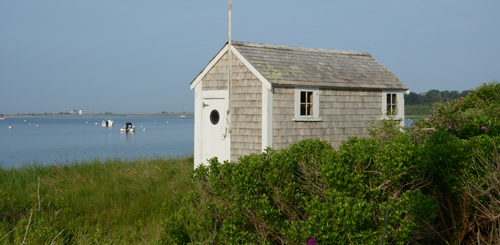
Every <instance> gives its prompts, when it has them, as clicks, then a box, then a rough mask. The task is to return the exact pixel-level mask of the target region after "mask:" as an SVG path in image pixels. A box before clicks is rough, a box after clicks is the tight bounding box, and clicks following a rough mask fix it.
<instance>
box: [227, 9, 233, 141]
mask: <svg viewBox="0 0 500 245" xmlns="http://www.w3.org/2000/svg"><path fill="white" fill-rule="evenodd" d="M228 32H229V36H228V41H227V45H228V49H227V52H228V53H227V56H228V57H227V59H228V92H229V96H228V97H229V98H228V108H227V120H226V121H227V124H226V130H227V132H226V134H227V133H231V114H232V113H231V90H232V88H231V87H232V86H231V85H232V81H233V52H232V51H231V0H229V29H228Z"/></svg>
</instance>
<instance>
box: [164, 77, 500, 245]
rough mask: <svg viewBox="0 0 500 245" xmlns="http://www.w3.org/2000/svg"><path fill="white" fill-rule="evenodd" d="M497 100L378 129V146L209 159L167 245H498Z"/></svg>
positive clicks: (168, 225) (475, 100) (310, 145)
mask: <svg viewBox="0 0 500 245" xmlns="http://www.w3.org/2000/svg"><path fill="white" fill-rule="evenodd" d="M499 92H500V85H498V83H496V82H492V83H489V84H485V85H483V86H481V87H479V88H477V89H476V90H473V91H471V93H470V95H469V96H470V97H469V96H467V97H466V98H459V99H458V100H456V101H453V102H451V103H448V104H441V105H438V107H437V110H436V111H435V112H434V114H433V115H432V117H431V118H430V119H429V120H423V119H422V120H420V121H419V122H417V123H416V124H415V125H414V126H412V127H410V128H405V129H404V130H402V131H401V130H399V129H398V128H397V124H398V123H397V122H391V121H379V122H378V123H376V124H375V125H373V127H372V128H371V129H370V133H371V136H372V138H371V139H356V138H351V139H349V141H348V142H344V143H343V144H342V145H341V146H340V149H338V150H335V149H332V148H331V147H330V145H329V144H328V143H326V142H320V141H319V140H305V141H301V142H299V143H297V144H294V145H292V146H290V148H288V149H283V150H281V151H280V152H275V151H273V150H271V149H268V150H267V151H266V152H265V153H263V154H260V155H256V154H253V155H250V156H246V157H243V158H241V159H239V160H240V162H239V163H230V162H225V163H224V164H221V163H219V162H218V161H217V159H211V160H210V161H209V164H208V165H207V166H200V167H199V168H198V169H196V170H195V172H194V173H195V174H194V176H195V177H194V182H195V183H196V185H197V186H198V190H196V191H192V192H190V193H189V195H187V196H186V198H185V199H183V200H181V202H182V205H181V208H180V209H179V210H178V212H177V213H176V214H174V215H172V216H170V218H168V219H167V220H166V222H165V223H164V229H165V234H164V236H163V238H162V241H163V242H164V243H166V244H186V243H196V244H197V243H201V244H205V243H211V244H213V243H215V244H225V243H232V244H234V243H236V244H242V243H251V244H304V243H305V240H306V238H307V237H314V238H316V239H317V240H318V243H319V244H351V243H352V244H381V243H382V244H408V243H416V244H477V242H487V243H491V242H498V234H500V229H499V227H498V224H499V223H500V222H499V217H500V211H499V210H500V185H499V181H498V179H499V178H500V159H499V157H498V151H497V149H496V146H498V145H499V144H500V136H499V129H500V128H499V127H498V121H499V118H498V112H500V111H499V109H500V106H499V105H500V103H499V101H500V100H499V96H498V94H499ZM455 108H456V109H455ZM481 130H482V131H481ZM386 222H387V224H386Z"/></svg>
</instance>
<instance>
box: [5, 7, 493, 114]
mask: <svg viewBox="0 0 500 245" xmlns="http://www.w3.org/2000/svg"><path fill="white" fill-rule="evenodd" d="M227 5H228V2H227V0H210V1H207V0H192V1H165V0H164V1H159V0H154V1H138V0H134V1H131V0H109V1H103V0H100V1H97V0H85V1H83V0H43V1H40V0H23V1H0V114H1V113H6V114H15V113H44V112H47V113H58V112H67V111H69V110H71V109H83V111H84V113H104V112H112V113H157V112H161V111H167V112H180V111H182V110H184V111H187V112H192V111H193V108H194V105H193V104H194V92H193V91H190V89H189V83H190V82H191V81H192V80H193V79H194V78H195V76H196V75H197V74H198V73H199V72H200V71H201V70H202V69H203V68H204V67H205V66H206V65H207V64H208V62H209V61H210V60H211V58H212V57H213V56H214V55H215V54H216V53H217V52H218V51H219V49H220V48H221V47H222V46H223V44H224V42H225V41H226V40H227V36H228V35H227V28H228V27H227V25H228V24H227V22H228V16H227V8H228V6H227ZM499 11H500V1H498V0H405V1H401V0H398V1H396V0H391V1H388V0H387V1H385V0H381V1H373V0H356V1H331V0H329V1H327V0H313V1H303V0H302V1H298V0H287V1H283V0H253V1H241V0H233V10H232V12H233V16H232V21H233V25H232V29H233V30H232V31H233V34H232V37H233V40H238V41H248V42H259V43H268V44H278V45H289V46H299V47H311V48H326V49H340V50H353V51H365V52H369V53H370V54H371V55H372V56H373V57H374V58H375V59H376V60H378V61H379V62H380V63H381V64H382V65H384V66H385V67H387V68H388V69H389V70H391V71H392V72H393V73H394V74H395V75H396V76H398V77H399V78H400V80H401V81H403V83H405V84H406V85H407V86H409V87H410V89H411V91H413V92H417V93H420V92H426V91H428V90H430V89H439V90H458V91H462V90H466V89H471V88H475V87H477V86H479V85H481V84H482V83H484V82H490V81H492V80H497V81H498V80H500V45H499V44H500V15H499V14H498V12H499Z"/></svg>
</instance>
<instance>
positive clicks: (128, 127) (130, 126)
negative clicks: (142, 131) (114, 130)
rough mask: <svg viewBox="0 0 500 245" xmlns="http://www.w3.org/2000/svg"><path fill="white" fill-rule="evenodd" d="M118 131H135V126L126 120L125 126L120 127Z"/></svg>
mask: <svg viewBox="0 0 500 245" xmlns="http://www.w3.org/2000/svg"><path fill="white" fill-rule="evenodd" d="M120 132H125V133H128V132H135V126H132V123H130V122H128V123H126V124H125V126H123V127H121V128H120Z"/></svg>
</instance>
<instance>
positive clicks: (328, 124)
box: [273, 87, 382, 150]
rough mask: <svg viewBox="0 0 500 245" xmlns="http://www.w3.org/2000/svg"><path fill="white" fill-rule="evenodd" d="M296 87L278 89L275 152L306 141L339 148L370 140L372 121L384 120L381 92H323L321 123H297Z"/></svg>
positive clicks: (274, 108)
mask: <svg viewBox="0 0 500 245" xmlns="http://www.w3.org/2000/svg"><path fill="white" fill-rule="evenodd" d="M294 91H295V88H292V87H275V88H274V100H273V120H274V122H273V148H274V149H275V150H281V149H283V148H286V147H288V146H290V144H292V143H296V142H298V141H300V140H303V139H308V138H309V139H310V138H313V139H314V138H319V139H321V140H324V141H327V142H330V143H331V144H332V146H333V147H335V148H338V146H340V144H341V143H342V141H346V140H347V139H348V138H349V137H351V136H357V137H367V136H368V131H367V130H366V128H368V127H369V125H368V121H371V120H373V118H380V116H381V115H380V108H381V106H382V102H381V97H382V91H381V90H378V91H377V90H374V91H363V90H346V89H343V90H337V89H325V88H322V89H320V91H319V118H320V119H322V120H323V121H321V122H294V121H293V115H294V112H293V110H294Z"/></svg>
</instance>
